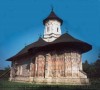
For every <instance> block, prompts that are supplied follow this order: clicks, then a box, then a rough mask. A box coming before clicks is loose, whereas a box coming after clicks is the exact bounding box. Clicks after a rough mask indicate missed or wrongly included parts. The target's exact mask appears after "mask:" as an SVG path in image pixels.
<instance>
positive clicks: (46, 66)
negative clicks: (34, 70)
mask: <svg viewBox="0 0 100 90" xmlns="http://www.w3.org/2000/svg"><path fill="white" fill-rule="evenodd" d="M48 60H49V54H46V57H45V78H47V77H48V76H49V67H48Z"/></svg>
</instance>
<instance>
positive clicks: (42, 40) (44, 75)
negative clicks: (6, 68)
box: [7, 10, 92, 85]
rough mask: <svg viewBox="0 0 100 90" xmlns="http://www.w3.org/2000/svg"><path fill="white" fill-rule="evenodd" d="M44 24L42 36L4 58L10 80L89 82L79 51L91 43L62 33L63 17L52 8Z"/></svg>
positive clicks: (69, 83) (87, 47) (77, 83)
mask: <svg viewBox="0 0 100 90" xmlns="http://www.w3.org/2000/svg"><path fill="white" fill-rule="evenodd" d="M43 24H44V26H45V28H44V35H43V37H39V39H38V40H37V41H36V42H33V43H32V44H30V45H27V46H25V47H24V48H23V49H22V50H21V51H20V52H19V53H17V54H16V55H15V56H13V57H11V58H9V59H7V61H11V70H10V78H9V80H10V81H16V82H31V83H36V84H65V85H86V84H89V79H88V78H87V74H86V73H85V72H84V71H83V68H82V54H83V53H86V52H87V51H89V50H91V49H92V46H91V45H90V44H88V43H86V42H84V41H81V40H78V39H76V38H74V37H73V36H71V35H70V34H68V33H65V34H62V32H61V25H62V24H63V20H62V19H61V18H59V17H58V16H57V15H56V14H55V12H54V11H53V10H52V11H51V12H50V14H49V16H48V17H47V18H46V19H44V20H43Z"/></svg>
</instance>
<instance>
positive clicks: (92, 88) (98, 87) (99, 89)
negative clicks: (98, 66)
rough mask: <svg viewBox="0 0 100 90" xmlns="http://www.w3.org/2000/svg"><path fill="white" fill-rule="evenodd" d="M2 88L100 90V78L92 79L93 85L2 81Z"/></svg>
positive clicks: (0, 86)
mask: <svg viewBox="0 0 100 90" xmlns="http://www.w3.org/2000/svg"><path fill="white" fill-rule="evenodd" d="M0 90H100V79H92V80H91V85H83V86H75V85H72V86H71V85H36V84H33V83H32V84H31V83H18V82H9V81H7V80H1V81H0Z"/></svg>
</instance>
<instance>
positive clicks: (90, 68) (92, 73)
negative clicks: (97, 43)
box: [83, 59, 100, 78]
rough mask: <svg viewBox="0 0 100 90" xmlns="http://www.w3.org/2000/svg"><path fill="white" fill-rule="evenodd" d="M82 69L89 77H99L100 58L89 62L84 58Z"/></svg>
mask: <svg viewBox="0 0 100 90" xmlns="http://www.w3.org/2000/svg"><path fill="white" fill-rule="evenodd" d="M83 70H84V72H86V73H87V76H88V77H89V78H100V72H99V71H100V59H98V60H96V61H95V62H94V63H91V64H89V63H88V61H87V60H86V61H85V62H84V63H83Z"/></svg>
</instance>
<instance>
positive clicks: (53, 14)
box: [43, 10, 63, 25]
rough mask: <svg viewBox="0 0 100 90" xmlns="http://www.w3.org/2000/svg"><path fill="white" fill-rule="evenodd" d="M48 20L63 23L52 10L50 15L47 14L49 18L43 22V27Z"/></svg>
mask: <svg viewBox="0 0 100 90" xmlns="http://www.w3.org/2000/svg"><path fill="white" fill-rule="evenodd" d="M48 20H58V21H60V22H61V24H62V23H63V20H62V19H60V18H59V17H58V16H57V15H56V14H55V13H54V11H53V10H52V11H51V13H50V14H49V16H48V17H47V18H46V19H44V20H43V24H44V25H45V23H46V22H47V21H48Z"/></svg>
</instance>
